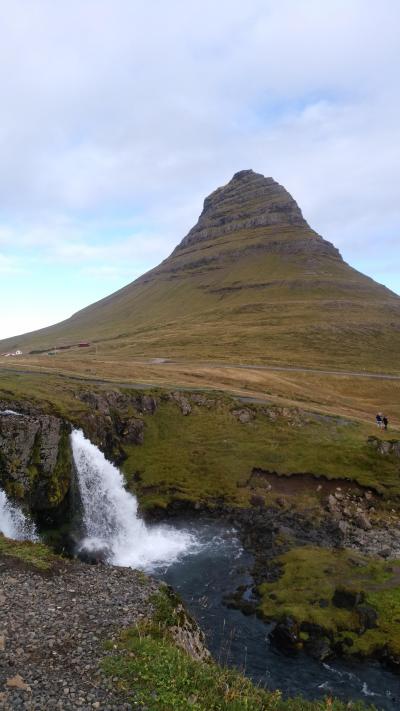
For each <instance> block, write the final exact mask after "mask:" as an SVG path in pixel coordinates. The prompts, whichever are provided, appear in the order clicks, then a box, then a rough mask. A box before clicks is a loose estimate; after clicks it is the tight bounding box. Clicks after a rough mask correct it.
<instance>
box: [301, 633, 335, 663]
mask: <svg viewBox="0 0 400 711" xmlns="http://www.w3.org/2000/svg"><path fill="white" fill-rule="evenodd" d="M304 649H305V650H306V652H307V654H309V655H310V657H313V658H314V659H318V661H320V662H323V661H324V660H325V659H329V657H331V656H332V654H333V651H332V647H331V644H330V641H329V639H327V638H326V637H322V638H317V639H309V640H307V642H305V643H304Z"/></svg>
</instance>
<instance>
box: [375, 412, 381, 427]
mask: <svg viewBox="0 0 400 711" xmlns="http://www.w3.org/2000/svg"><path fill="white" fill-rule="evenodd" d="M375 419H376V424H377V425H378V427H382V415H380V414H379V412H378V414H377V416H376V417H375Z"/></svg>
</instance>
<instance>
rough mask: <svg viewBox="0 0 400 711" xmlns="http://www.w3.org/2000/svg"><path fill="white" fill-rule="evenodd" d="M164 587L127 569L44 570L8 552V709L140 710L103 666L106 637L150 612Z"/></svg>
mask: <svg viewBox="0 0 400 711" xmlns="http://www.w3.org/2000/svg"><path fill="white" fill-rule="evenodd" d="M157 588H158V583H156V582H155V581H150V580H148V581H146V580H145V579H144V577H143V576H141V575H140V574H139V573H137V572H136V571H133V570H129V569H126V568H111V567H105V566H101V565H97V566H89V565H84V564H82V563H78V562H71V563H68V564H67V563H65V564H61V566H60V570H59V571H58V572H56V573H54V574H46V575H44V574H40V573H37V572H35V571H31V570H28V569H24V568H22V567H21V566H20V565H13V564H12V563H10V559H8V558H3V559H1V558H0V708H1V709H5V710H7V711H9V710H10V711H11V709H13V710H14V709H21V710H28V709H29V711H33V710H37V711H39V710H40V711H58V710H60V711H72V710H76V709H82V711H89V710H90V711H93V709H101V710H102V711H123V710H124V711H125V710H126V711H127V710H128V709H132V708H135V709H138V708H139V709H140V706H139V705H135V706H134V707H133V706H132V705H131V704H130V703H129V702H128V701H127V700H126V699H124V698H123V697H122V696H120V695H119V693H118V692H117V691H116V690H115V689H112V688H109V680H108V679H107V678H106V677H105V676H104V675H103V674H102V672H101V670H100V668H99V665H100V662H101V659H102V658H104V655H105V654H106V652H105V651H104V647H103V645H104V642H105V640H107V639H112V638H113V636H114V635H117V634H118V632H119V631H120V630H121V629H122V628H124V627H128V626H131V625H133V624H135V623H136V622H137V621H138V620H139V619H141V618H142V617H144V616H146V615H148V614H149V613H150V611H151V605H150V603H149V595H151V594H152V592H154V591H155V590H156V589H157ZM109 653H111V652H109Z"/></svg>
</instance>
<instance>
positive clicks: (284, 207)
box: [178, 170, 308, 249]
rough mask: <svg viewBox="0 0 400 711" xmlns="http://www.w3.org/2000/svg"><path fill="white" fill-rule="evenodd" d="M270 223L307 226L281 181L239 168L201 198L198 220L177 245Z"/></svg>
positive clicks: (267, 225)
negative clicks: (225, 180)
mask: <svg viewBox="0 0 400 711" xmlns="http://www.w3.org/2000/svg"><path fill="white" fill-rule="evenodd" d="M271 225H275V226H276V225H298V226H300V227H308V225H307V223H306V221H305V219H304V217H303V215H302V214H301V210H300V208H299V206H298V205H297V203H296V202H295V200H293V198H292V196H291V195H289V193H288V192H287V190H285V188H283V187H282V185H279V183H277V182H275V180H273V178H264V176H263V175H261V174H260V173H255V172H254V171H253V170H241V171H240V172H239V173H235V175H234V176H233V178H232V180H230V182H229V183H228V184H227V185H224V186H223V187H222V188H217V190H214V192H213V193H211V195H209V196H208V197H207V198H206V199H205V200H204V208H203V212H202V213H201V215H200V217H199V220H198V222H197V224H196V225H195V226H194V227H193V228H192V229H191V230H190V232H189V233H188V234H187V235H186V237H185V238H184V239H183V240H182V242H181V244H180V245H179V247H178V249H179V248H180V247H187V246H189V245H191V244H194V243H197V242H200V241H203V240H209V239H210V238H213V237H221V236H223V235H226V234H229V233H230V232H237V231H238V230H244V229H249V228H252V227H270V226H271Z"/></svg>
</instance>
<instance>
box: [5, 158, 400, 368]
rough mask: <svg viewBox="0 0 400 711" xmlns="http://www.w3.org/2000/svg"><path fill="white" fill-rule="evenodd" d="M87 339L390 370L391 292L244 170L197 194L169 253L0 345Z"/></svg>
mask: <svg viewBox="0 0 400 711" xmlns="http://www.w3.org/2000/svg"><path fill="white" fill-rule="evenodd" d="M82 339H83V340H88V341H91V342H97V344H98V351H99V353H101V354H104V355H107V356H110V357H115V358H118V359H125V358H129V357H132V356H144V357H149V358H155V357H167V358H168V357H170V358H173V357H178V358H180V357H182V358H192V359H208V360H218V361H221V360H225V361H230V362H232V363H239V362H243V363H269V364H270V363H290V364H301V365H307V366H316V367H328V366H329V367H342V368H352V369H357V370H362V369H363V368H366V369H371V370H377V371H379V370H380V371H388V372H389V371H392V370H394V369H396V362H397V357H398V356H397V354H398V353H399V352H400V297H398V296H396V295H395V294H394V293H392V292H391V291H389V290H388V289H386V288H385V287H383V286H381V285H380V284H377V283H376V282H374V281H373V280H372V279H370V278H368V277H366V276H364V275H363V274H361V273H359V272H357V271H356V270H354V269H352V268H351V267H350V266H349V265H348V264H346V263H345V262H344V261H343V259H342V257H341V256H340V254H339V252H338V251H337V249H336V248H335V247H334V246H333V245H331V244H330V243H329V242H327V241H325V240H324V239H322V237H320V236H319V235H318V234H317V233H316V232H314V231H313V230H312V229H311V228H310V227H309V225H308V224H307V222H306V221H305V220H304V218H303V216H302V214H301V211H300V209H299V207H298V205H297V204H296V202H295V201H294V200H293V198H292V197H291V196H290V195H289V193H288V192H287V191H286V190H285V189H284V188H283V187H282V186H280V185H278V183H276V182H275V181H274V180H273V179H272V178H264V177H263V176H262V175H260V174H257V173H254V172H253V171H251V170H246V171H241V172H240V173H237V174H235V175H234V176H233V178H232V180H231V181H230V182H229V183H228V184H227V185H226V186H224V187H221V188H218V189H217V190H216V191H215V192H213V193H212V194H211V195H210V196H209V197H208V198H206V200H205V202H204V209H203V212H202V214H201V216H200V218H199V221H198V223H197V224H196V225H195V227H193V229H192V230H190V232H189V233H188V235H187V236H186V237H185V238H184V239H183V241H182V242H181V243H180V245H179V246H178V247H177V248H176V249H175V250H174V252H173V253H172V254H171V256H170V257H169V258H168V259H166V260H165V261H164V262H162V264H160V265H159V266H158V267H156V268H155V269H153V270H151V271H150V272H148V273H147V274H145V275H143V276H142V277H140V278H139V279H137V280H136V281H134V282H133V283H132V284H129V285H128V286H126V287H124V288H123V289H121V290H120V291H118V292H116V293H114V294H112V295H111V296H108V297H107V298H105V299H102V300H101V301H99V302H97V303H95V304H92V305H91V306H89V307H87V308H85V309H83V310H82V311H79V312H78V313H76V314H74V315H73V316H72V317H71V318H70V319H68V320H66V321H63V322H62V323H59V324H57V325H55V326H52V327H50V328H46V329H42V330H40V331H36V332H34V333H31V334H25V335H23V336H20V337H16V338H12V339H8V340H7V341H3V342H0V351H3V350H8V349H11V348H21V349H22V350H23V351H24V352H28V351H30V350H38V349H47V348H50V347H54V344H57V343H61V342H62V343H65V344H69V343H75V342H77V341H79V340H82Z"/></svg>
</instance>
